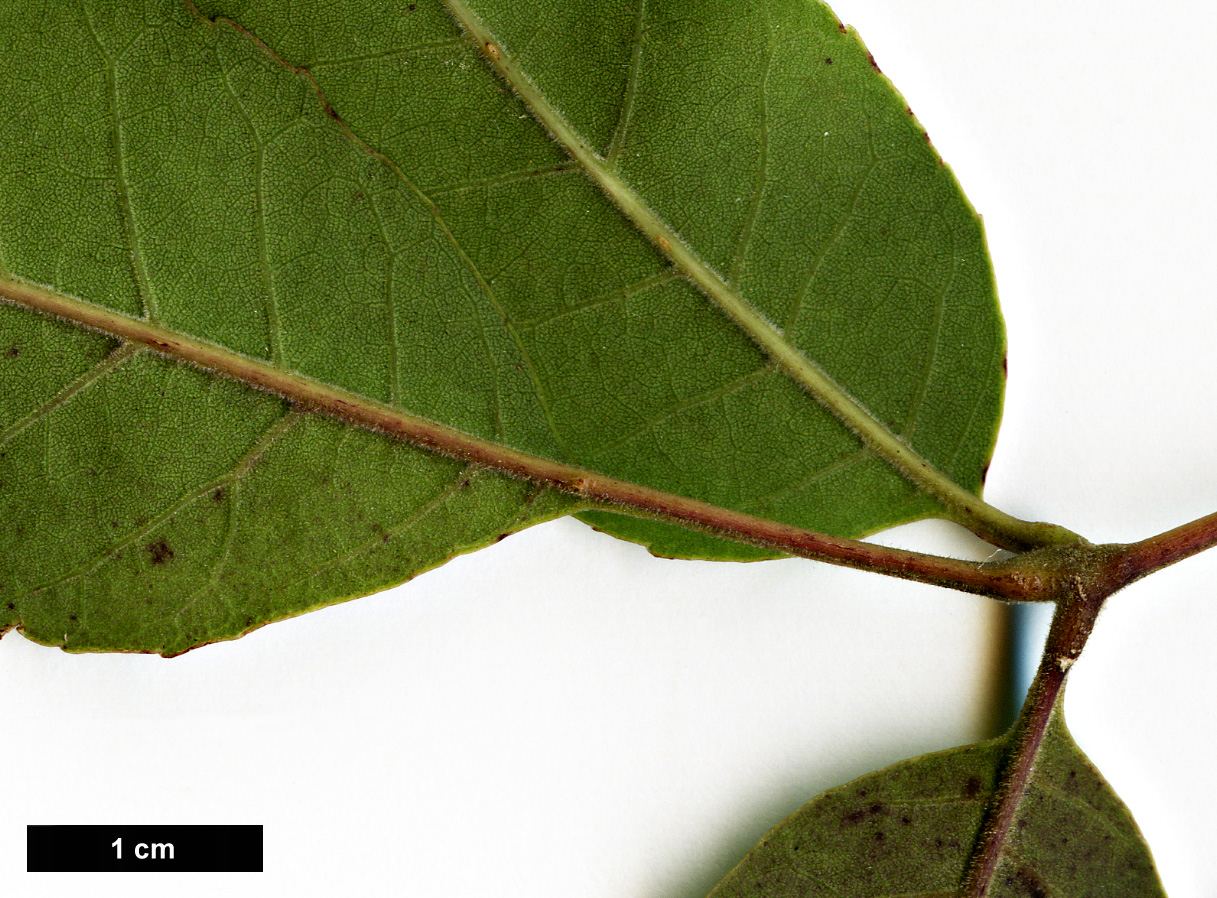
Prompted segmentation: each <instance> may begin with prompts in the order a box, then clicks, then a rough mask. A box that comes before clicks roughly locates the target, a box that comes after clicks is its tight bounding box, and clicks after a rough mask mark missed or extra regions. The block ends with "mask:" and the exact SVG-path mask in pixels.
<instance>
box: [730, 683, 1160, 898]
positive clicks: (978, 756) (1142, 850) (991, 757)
mask: <svg viewBox="0 0 1217 898" xmlns="http://www.w3.org/2000/svg"><path fill="white" fill-rule="evenodd" d="M1009 742H1010V737H1009V735H1007V736H1005V737H1002V738H1001V739H995V740H992V741H990V742H984V743H980V744H978V745H971V746H964V747H962V748H955V749H949V750H947V751H944V752H938V753H935V754H931V755H923V756H922V757H919V758H914V759H911V760H908V761H902V762H900V763H898V764H895V765H893V766H891V767H888V768H885V769H884V770H881V771H878V772H876V773H872V774H868V775H866V776H863V777H861V778H859V779H857V780H855V781H853V782H852V783H848V784H846V785H844V786H840V787H838V788H836V789H831V790H829V791H828V792H825V793H824V794H823V795H821V796H819V797H818V798H816V799H813V800H812V801H811V802H810V803H809V804H807V805H805V806H804V807H803V808H802V809H800V810H799V811H796V812H795V813H794V814H792V815H791V816H790V817H788V818H787V819H786V820H785V821H783V822H782V823H779V824H778V825H777V826H775V827H774V828H773V829H772V830H771V831H770V832H769V833H768V834H767V835H766V836H765V838H764V839H763V840H762V841H761V842H760V843H759V844H758V845H757V846H756V847H755V848H754V849H753V850H752V851H751V852H750V853H749V854H748V856H747V857H745V859H744V860H743V861H741V862H740V864H739V865H738V866H737V867H736V868H735V869H734V870H733V871H732V872H731V873H729V874H728V875H727V877H726V878H725V879H724V880H723V881H722V882H721V883H720V884H719V885H718V886H717V887H716V888H715V890H714V891H713V892H712V893H711V896H710V898H738V896H743V895H755V894H764V895H766V896H770V898H784V896H787V895H799V896H802V898H813V896H818V895H838V894H849V895H856V896H858V898H897V896H908V895H917V896H923V895H924V896H930V895H934V896H938V895H941V896H948V898H949V896H954V895H956V894H958V891H959V889H960V887H961V885H962V883H963V878H964V872H965V869H966V866H967V862H968V859H969V856H970V854H971V851H972V847H973V845H974V844H975V842H976V839H977V837H978V835H979V833H980V828H981V824H982V821H983V815H984V810H985V805H986V802H987V801H988V800H989V799H990V797H991V796H992V794H993V792H994V790H995V788H996V786H997V777H998V772H999V769H1000V765H1001V764H1002V762H1003V757H1004V755H1005V753H1006V752H1007V751H1008V748H1009ZM990 894H991V895H992V896H993V898H1017V896H1024V898H1025V896H1046V895H1051V896H1054V898H1073V896H1086V898H1116V896H1129V898H1163V896H1165V894H1166V893H1165V892H1164V891H1163V889H1162V884H1161V882H1160V881H1159V879H1158V874H1157V872H1156V870H1155V869H1154V864H1153V860H1152V858H1151V856H1150V853H1149V847H1148V846H1147V845H1146V844H1145V842H1144V840H1143V839H1142V837H1141V834H1140V831H1139V830H1138V829H1137V826H1136V823H1135V822H1134V821H1133V819H1132V815H1131V814H1130V813H1129V811H1128V809H1127V808H1126V807H1125V806H1124V804H1123V803H1122V802H1121V801H1120V799H1119V798H1118V797H1117V796H1116V794H1115V792H1114V791H1112V789H1111V787H1110V786H1109V785H1108V784H1107V783H1106V781H1104V780H1103V778H1102V776H1101V775H1100V774H1099V772H1098V771H1097V770H1096V769H1095V768H1094V766H1093V765H1092V764H1091V763H1090V761H1089V760H1088V759H1087V758H1086V756H1085V755H1084V754H1083V753H1082V751H1081V749H1080V748H1079V747H1078V746H1077V744H1076V743H1075V742H1074V741H1073V739H1072V737H1071V736H1070V735H1069V731H1068V729H1067V728H1066V726H1065V722H1064V716H1063V714H1062V713H1061V710H1060V705H1059V704H1058V706H1057V710H1056V713H1055V715H1054V717H1053V721H1052V723H1051V725H1050V727H1049V730H1048V732H1047V734H1046V737H1045V740H1044V745H1043V748H1042V750H1041V754H1040V757H1039V759H1038V760H1037V764H1036V768H1035V771H1034V773H1033V775H1032V777H1031V780H1030V782H1029V785H1028V789H1027V793H1026V795H1025V796H1024V798H1023V801H1022V804H1021V805H1020V810H1019V816H1018V820H1017V822H1016V825H1015V827H1014V828H1013V829H1012V831H1011V836H1010V838H1009V839H1008V840H1007V842H1006V844H1005V845H1004V846H1003V849H1002V857H1001V860H1000V862H999V865H998V868H997V872H996V875H995V877H994V880H993V886H992V890H991V892H990Z"/></svg>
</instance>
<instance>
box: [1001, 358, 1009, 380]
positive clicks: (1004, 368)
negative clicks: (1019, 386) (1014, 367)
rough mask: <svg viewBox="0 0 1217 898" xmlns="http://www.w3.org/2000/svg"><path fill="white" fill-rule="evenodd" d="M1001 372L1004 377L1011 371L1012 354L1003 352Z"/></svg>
mask: <svg viewBox="0 0 1217 898" xmlns="http://www.w3.org/2000/svg"><path fill="white" fill-rule="evenodd" d="M1001 373H1002V377H1005V376H1006V375H1008V374H1009V373H1010V356H1009V355H1008V354H1006V353H1004V352H1003V353H1002V354H1001Z"/></svg>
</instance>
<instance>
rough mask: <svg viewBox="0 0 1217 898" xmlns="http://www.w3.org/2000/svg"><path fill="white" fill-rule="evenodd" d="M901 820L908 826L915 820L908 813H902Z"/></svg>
mask: <svg viewBox="0 0 1217 898" xmlns="http://www.w3.org/2000/svg"><path fill="white" fill-rule="evenodd" d="M900 822H901V823H903V824H904V825H905V826H908V825H909V824H910V823H912V822H913V821H912V819H911V818H910V817H909V815H908V814H902V815H901V816H900Z"/></svg>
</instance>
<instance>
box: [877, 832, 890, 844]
mask: <svg viewBox="0 0 1217 898" xmlns="http://www.w3.org/2000/svg"><path fill="white" fill-rule="evenodd" d="M885 838H887V837H886V836H885V835H883V833H875V841H876V842H882V841H883V840H884V839H885Z"/></svg>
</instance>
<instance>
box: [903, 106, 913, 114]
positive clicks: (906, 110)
mask: <svg viewBox="0 0 1217 898" xmlns="http://www.w3.org/2000/svg"><path fill="white" fill-rule="evenodd" d="M904 111H905V112H907V113H908V114H909V115H912V114H913V107H912V106H905V107H904Z"/></svg>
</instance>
